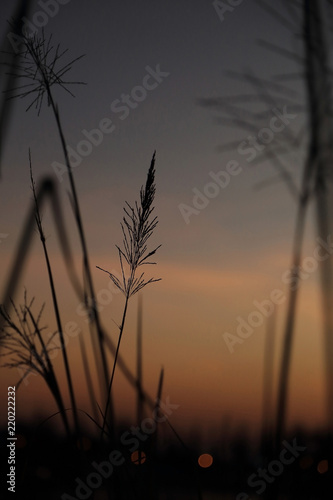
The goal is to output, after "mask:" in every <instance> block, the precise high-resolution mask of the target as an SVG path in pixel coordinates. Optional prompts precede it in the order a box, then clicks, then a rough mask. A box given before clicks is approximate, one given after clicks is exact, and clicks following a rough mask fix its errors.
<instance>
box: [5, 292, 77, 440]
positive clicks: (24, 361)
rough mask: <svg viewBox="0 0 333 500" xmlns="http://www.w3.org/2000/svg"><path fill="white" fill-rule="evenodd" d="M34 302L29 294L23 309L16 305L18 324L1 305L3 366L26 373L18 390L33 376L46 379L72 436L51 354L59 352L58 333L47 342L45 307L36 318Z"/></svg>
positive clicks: (66, 427)
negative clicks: (55, 339) (44, 320)
mask: <svg viewBox="0 0 333 500" xmlns="http://www.w3.org/2000/svg"><path fill="white" fill-rule="evenodd" d="M33 302H34V299H31V300H30V302H28V300H27V293H26V292H25V294H24V304H23V305H21V306H20V308H17V307H16V305H15V304H14V303H12V307H13V310H14V312H15V315H16V320H14V319H12V317H11V316H10V315H9V314H8V312H7V310H6V309H5V308H4V307H3V306H2V305H0V316H1V317H2V318H3V320H4V321H3V326H2V328H1V331H0V344H1V346H2V353H1V355H0V356H1V357H3V358H9V360H8V361H5V362H4V363H2V365H1V366H2V367H4V368H17V369H20V371H21V373H22V372H23V375H22V377H21V378H20V380H19V381H18V383H17V384H16V387H17V388H18V387H19V386H20V384H21V382H22V381H23V380H24V378H25V377H26V376H27V375H28V374H29V373H30V372H34V373H35V374H39V375H40V376H41V377H43V379H44V380H45V382H46V384H47V386H48V387H49V389H50V391H51V393H52V395H53V397H54V399H55V401H56V403H57V406H58V408H59V412H60V414H61V417H62V420H63V423H64V426H65V429H66V431H67V433H68V436H70V429H69V425H68V420H67V415H66V410H65V406H64V403H63V399H62V395H61V391H60V389H59V385H58V381H57V377H56V374H55V371H54V369H53V365H52V362H51V357H50V353H51V352H52V351H54V350H55V349H58V346H57V345H56V343H55V342H53V339H54V337H55V336H56V335H57V332H54V333H53V334H52V335H50V336H49V338H48V340H47V341H45V340H44V338H43V335H42V333H43V331H44V330H45V328H46V327H42V326H40V321H41V316H42V312H43V308H44V306H43V307H42V308H41V310H40V312H39V314H38V316H37V317H35V316H34V314H33V313H32V305H33Z"/></svg>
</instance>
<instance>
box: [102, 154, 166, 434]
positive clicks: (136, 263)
mask: <svg viewBox="0 0 333 500" xmlns="http://www.w3.org/2000/svg"><path fill="white" fill-rule="evenodd" d="M155 155H156V151H154V154H153V157H152V160H151V163H150V167H149V170H148V175H147V180H146V185H145V187H143V186H142V187H141V190H140V205H139V204H138V203H137V202H135V204H134V207H132V206H131V205H130V204H129V203H127V202H126V207H125V208H124V212H125V216H124V217H123V223H121V228H122V232H123V247H124V248H123V249H121V248H120V247H119V246H118V245H116V248H117V249H118V254H119V261H120V267H121V273H122V281H121V280H119V279H118V278H117V277H116V276H115V275H114V274H112V273H110V272H109V271H106V270H105V269H102V268H101V267H99V266H96V267H97V268H98V269H100V270H101V271H103V272H105V273H107V274H108V275H109V276H110V279H111V280H112V282H113V283H114V284H115V286H116V287H117V288H118V289H119V290H120V291H121V292H122V293H123V294H124V296H125V305H124V311H123V317H122V321H121V324H120V327H119V337H118V344H117V348H116V352H115V358H114V362H113V368H112V374H111V378H110V383H109V391H108V400H107V404H106V408H105V412H104V422H103V429H104V427H105V423H106V418H107V413H108V407H109V402H110V401H109V399H110V397H111V389H112V383H113V378H114V373H115V369H116V365H117V360H118V353H119V347H120V342H121V337H122V334H123V330H124V325H125V319H126V313H127V307H128V301H129V299H130V297H132V296H133V295H134V294H135V293H137V292H138V291H139V290H142V288H144V287H145V286H146V285H148V284H150V283H154V282H156V281H160V279H161V278H158V279H155V278H150V279H148V280H146V278H145V276H144V272H142V273H141V274H140V276H139V277H137V276H136V272H137V270H138V268H139V267H140V266H143V265H147V264H156V263H155V262H150V261H149V260H148V259H149V258H150V257H151V256H152V255H154V254H155V253H156V251H157V250H158V249H159V248H160V246H161V245H159V246H157V247H156V248H155V249H154V250H151V251H148V248H147V241H148V240H149V238H150V237H151V236H152V234H153V231H154V229H155V228H156V226H157V224H158V219H157V217H156V216H155V217H153V218H152V217H151V216H152V212H153V210H154V206H153V202H154V198H155V192H156V186H155ZM124 261H125V262H126V264H127V268H128V272H129V274H128V277H127V275H126V274H125V268H124ZM139 382H140V381H139ZM102 434H103V433H102Z"/></svg>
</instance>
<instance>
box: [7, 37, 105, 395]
mask: <svg viewBox="0 0 333 500" xmlns="http://www.w3.org/2000/svg"><path fill="white" fill-rule="evenodd" d="M51 42H52V36H50V37H49V39H48V40H47V39H46V38H45V35H44V31H43V30H42V34H41V35H39V34H38V33H36V34H34V35H33V36H31V37H30V36H23V38H22V43H23V50H22V57H21V59H20V63H19V64H17V65H15V67H14V70H13V74H15V77H17V78H23V79H26V80H27V81H28V83H25V84H23V85H21V86H19V87H17V88H14V89H11V92H12V95H11V96H10V97H21V98H24V97H28V96H30V95H35V94H37V95H36V96H34V99H33V100H32V102H31V103H30V105H29V106H28V108H27V109H30V108H31V107H32V106H33V105H35V107H36V109H37V111H38V114H39V113H40V111H41V106H42V103H43V101H44V97H45V98H46V99H47V103H48V105H49V106H50V107H51V109H52V112H53V115H54V118H55V120H56V125H57V129H58V134H59V138H60V142H61V147H62V150H63V154H64V157H65V163H66V167H67V173H68V177H69V183H70V188H71V196H72V208H73V212H74V217H75V221H76V225H77V228H78V233H79V237H80V243H81V248H82V257H83V272H84V282H85V286H86V293H85V294H84V297H85V305H86V308H87V310H88V312H89V317H90V318H91V322H90V323H89V327H90V331H91V336H92V338H93V342H92V343H93V347H94V355H95V363H96V368H97V373H98V376H99V379H100V387H101V391H102V395H103V396H104V397H105V400H106V399H107V394H108V382H109V370H108V364H107V359H106V355H105V351H104V345H103V341H104V338H105V332H104V331H103V328H102V325H101V322H100V319H99V313H98V310H97V307H96V295H95V291H94V285H93V280H92V275H91V269H90V263H89V256H88V249H87V244H86V238H85V233H84V228H83V222H82V217H81V210H80V205H79V199H78V195H77V191H76V186H75V182H74V177H73V174H72V168H71V164H70V160H69V155H68V151H67V142H66V140H65V135H64V131H63V127H62V124H61V119H60V112H59V108H58V105H57V104H56V102H55V100H54V97H53V93H52V92H53V87H54V86H60V87H61V88H63V89H64V90H66V91H67V92H68V93H70V94H71V95H73V94H72V93H71V92H70V91H69V90H68V88H67V85H71V84H82V83H83V82H70V81H67V80H64V76H65V75H66V74H67V73H68V71H70V69H71V68H72V65H73V64H74V63H75V62H76V61H78V60H79V59H81V58H82V57H83V56H79V57H77V58H75V59H73V60H71V61H70V62H68V63H67V64H63V65H59V61H60V59H61V58H62V57H63V55H64V54H65V53H66V52H67V50H64V51H60V48H59V45H57V47H54V46H53V45H52V44H51ZM95 334H96V336H97V342H95V341H94V340H95ZM96 343H97V346H96Z"/></svg>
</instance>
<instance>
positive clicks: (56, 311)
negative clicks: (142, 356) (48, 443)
mask: <svg viewBox="0 0 333 500" xmlns="http://www.w3.org/2000/svg"><path fill="white" fill-rule="evenodd" d="M29 164H30V180H31V186H32V192H33V197H34V202H35V208H36V225H37V228H38V232H39V236H40V240H41V242H42V246H43V252H44V257H45V262H46V267H47V274H48V278H49V283H50V289H51V294H52V303H53V309H54V314H55V318H56V323H57V328H58V334H59V338H60V345H61V352H62V357H63V361H64V366H65V372H66V379H67V385H68V390H69V395H70V400H71V406H72V409H73V417H74V424H75V433H76V436H77V437H79V435H80V427H79V420H78V414H77V406H76V401H75V394H74V388H73V381H72V376H71V371H70V367H69V361H68V356H67V348H66V344H65V341H64V335H63V329H62V321H61V317H60V310H59V305H58V299H57V293H56V290H55V285H54V279H53V272H52V267H51V262H50V258H49V254H48V250H47V246H46V239H45V235H44V231H43V226H42V219H41V215H40V212H39V206H38V201H37V196H36V190H35V182H34V179H33V175H32V164H31V153H30V150H29Z"/></svg>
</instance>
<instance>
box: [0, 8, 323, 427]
mask: <svg viewBox="0 0 333 500" xmlns="http://www.w3.org/2000/svg"><path fill="white" fill-rule="evenodd" d="M212 4H213V2H211V1H203V0H195V1H194V0H181V1H178V2H163V1H161V0H157V1H156V0H154V1H146V2H134V1H132V0H113V1H112V2H107V1H102V0H101V1H99V2H94V3H93V2H88V1H86V0H83V1H80V2H79V1H78V0H71V1H70V2H69V3H68V4H67V5H63V6H60V9H59V12H58V14H57V16H55V17H54V18H53V19H50V21H49V22H48V24H47V26H46V27H45V33H46V35H48V34H51V33H52V34H53V37H54V40H55V42H58V41H59V42H60V43H61V46H62V47H64V48H69V54H68V58H70V57H73V58H74V57H77V56H79V55H81V54H85V57H84V58H83V59H82V60H80V61H78V62H77V63H76V65H75V67H74V68H73V71H72V72H71V73H69V79H70V80H80V81H84V82H86V83H87V85H86V86H75V87H74V86H73V88H72V90H73V92H74V93H75V96H76V97H75V98H72V97H70V96H68V95H67V94H66V93H65V92H64V91H62V90H61V89H60V90H57V91H56V92H55V95H56V99H57V102H58V104H59V109H60V114H61V118H62V122H63V125H64V130H65V134H66V140H67V144H68V145H70V146H71V147H72V148H76V147H77V145H78V143H79V142H80V141H81V140H82V139H84V135H83V133H82V131H83V130H84V129H85V130H88V131H90V130H92V129H95V128H96V127H98V125H99V123H100V121H101V120H102V119H104V118H109V119H111V120H112V122H113V124H114V126H115V129H114V131H113V132H112V133H111V134H106V135H105V136H104V138H103V142H102V143H101V144H100V145H99V146H96V147H94V148H92V152H91V154H90V155H89V156H87V157H85V158H83V159H82V162H81V163H80V165H78V166H77V167H76V168H75V169H74V176H75V181H76V183H77V190H78V193H79V198H80V203H81V207H82V213H83V220H84V224H85V230H86V236H87V241H88V247H89V250H90V260H91V264H92V267H93V276H94V280H95V286H96V290H98V291H99V290H101V289H103V288H107V287H108V285H109V281H108V277H107V275H104V274H103V273H101V272H100V271H98V270H97V269H95V265H100V266H101V267H103V268H106V269H109V270H112V269H118V263H117V254H116V249H115V244H119V243H120V241H121V231H120V225H119V222H120V221H121V218H122V207H123V205H124V202H125V200H127V201H129V202H133V201H134V200H135V199H137V197H138V194H139V188H140V186H141V185H142V184H143V183H144V182H145V178H146V172H147V170H148V167H149V164H150V160H151V157H152V154H153V151H154V150H155V149H156V150H157V156H156V183H157V193H156V203H155V207H156V208H155V210H156V215H158V217H159V224H158V228H157V230H156V233H155V235H154V237H153V240H154V241H152V244H156V245H157V244H160V243H161V244H162V247H161V249H160V250H159V251H158V253H157V256H156V259H157V262H158V265H157V266H156V267H154V268H152V269H149V268H147V271H146V272H147V273H153V276H154V277H162V281H161V282H159V283H155V284H153V285H150V286H149V287H147V288H146V289H145V290H144V293H143V305H144V378H145V385H146V387H147V389H148V390H149V391H150V392H151V393H152V394H154V392H155V390H156V387H157V381H158V376H159V371H160V368H161V366H164V368H165V386H164V395H165V396H167V395H169V396H170V399H171V400H172V401H174V402H175V403H177V404H179V405H180V408H179V409H178V410H177V412H176V413H175V415H174V416H173V419H174V420H173V422H175V423H176V424H178V425H179V426H182V427H183V428H185V429H189V428H192V427H194V426H195V425H200V426H201V428H202V432H203V434H205V435H207V434H210V433H212V429H213V430H215V429H219V426H220V425H221V423H222V420H223V418H225V417H226V416H227V417H229V418H230V419H231V421H232V427H233V429H234V430H236V429H237V428H239V426H241V425H243V424H245V425H249V426H251V429H252V430H256V429H257V427H258V424H259V423H260V418H261V412H262V408H261V397H262V396H261V394H262V368H263V352H264V335H265V325H263V326H261V327H258V328H256V329H255V331H254V333H253V335H252V336H251V337H249V338H248V339H247V340H246V341H244V343H243V344H242V345H236V346H235V352H234V353H233V354H231V353H230V352H229V350H228V348H227V345H226V343H225V341H224V338H223V334H224V333H225V332H229V333H235V332H236V327H237V319H236V318H237V317H238V316H241V317H242V318H245V319H246V318H247V317H248V315H249V314H250V313H251V312H252V311H253V310H254V309H255V307H254V305H253V301H255V300H257V301H259V302H261V301H263V300H264V299H267V298H268V297H269V296H270V294H271V292H272V290H274V289H280V290H281V291H282V292H283V294H284V295H286V293H287V286H286V284H285V283H283V282H282V279H281V276H282V274H283V273H284V272H285V271H286V270H288V267H289V264H290V252H291V241H292V240H291V238H292V234H293V228H294V220H295V213H296V203H295V201H294V200H293V199H292V197H291V196H290V194H289V193H288V190H287V189H286V186H285V185H284V184H283V183H282V182H279V183H274V184H272V185H268V186H267V187H265V188H264V189H261V190H256V189H255V186H256V185H257V183H258V182H261V181H263V180H266V179H269V178H270V177H271V176H272V175H274V170H273V168H272V167H271V166H270V165H269V163H268V162H263V163H261V164H260V165H254V164H253V165H251V164H249V163H248V162H247V161H246V158H245V157H244V156H241V155H240V154H239V152H238V151H237V144H240V143H241V142H242V141H243V140H244V139H246V138H247V136H248V134H249V132H248V131H246V130H241V129H237V128H232V127H228V126H227V123H226V124H225V126H221V124H218V123H217V121H216V120H214V116H217V115H218V113H217V112H216V111H215V110H214V109H212V108H203V107H201V106H199V105H198V104H197V100H198V99H199V98H211V97H218V96H230V95H239V94H245V93H253V88H251V86H250V85H249V84H248V83H247V82H246V81H245V79H244V80H243V81H241V80H240V81H235V80H232V79H230V78H229V79H228V78H226V77H225V72H226V71H227V70H232V71H237V72H239V73H242V72H245V71H248V70H249V71H251V72H252V74H254V75H256V76H257V77H262V78H268V77H270V76H272V75H274V74H278V73H288V72H293V71H294V72H296V71H297V70H298V67H297V66H294V63H293V62H292V61H288V60H287V59H285V58H282V57H281V56H279V55H277V54H275V53H273V52H270V51H268V50H267V49H265V48H262V47H259V45H258V43H257V39H258V38H263V39H265V40H267V41H271V42H273V43H278V44H279V45H281V46H283V47H290V46H292V45H293V39H292V37H291V34H290V31H288V30H287V29H285V28H284V27H282V26H281V25H280V24H278V23H277V22H276V21H274V20H273V19H272V18H271V17H269V16H268V15H267V13H265V12H263V11H262V10H260V9H259V8H258V6H257V5H256V3H255V2H250V1H248V2H244V3H243V4H241V5H239V7H237V8H235V10H234V11H233V12H230V13H226V15H225V19H224V21H223V22H221V20H220V19H219V17H218V15H217V12H216V11H215V9H214V7H213V5H212ZM39 10H40V7H38V5H37V4H36V6H35V7H34V8H33V10H32V13H31V16H33V13H34V12H37V11H39ZM2 12H3V15H2V21H1V27H2V32H4V30H5V26H6V25H5V20H6V19H7V18H9V17H10V15H11V2H9V1H7V2H3V3H2ZM68 60H69V59H68ZM157 65H160V68H161V71H163V72H167V73H169V76H167V77H165V79H164V80H163V81H162V82H161V83H160V84H159V85H158V87H157V88H155V89H154V90H151V91H149V92H148V94H147V97H146V98H145V100H143V101H142V102H139V103H138V106H137V107H136V109H132V110H130V113H129V116H128V117H126V118H125V119H124V120H121V119H120V117H121V114H120V113H115V112H114V111H112V110H111V108H110V106H111V104H112V103H113V102H114V101H115V100H116V99H120V98H121V96H122V94H128V93H130V92H131V91H132V89H133V88H134V87H136V86H138V85H141V84H142V81H143V78H144V77H145V75H146V74H147V69H146V67H147V66H149V67H151V68H156V66H157ZM286 85H287V84H286ZM293 87H294V89H296V90H297V92H298V94H299V95H298V96H297V99H298V102H302V99H303V96H304V88H303V86H302V84H299V85H298V84H297V83H293ZM28 104H29V100H17V102H15V107H14V112H13V116H12V119H11V123H10V127H9V130H8V136H7V143H6V148H5V150H4V152H3V153H4V155H3V162H2V169H3V170H2V179H1V183H0V200H1V216H0V221H1V224H0V233H3V234H8V236H7V237H6V238H5V239H3V240H2V241H1V244H0V256H1V260H0V275H1V283H2V286H4V283H5V279H6V277H7V276H8V269H9V268H10V263H11V262H12V259H13V252H14V249H15V247H16V245H17V242H18V238H19V235H20V233H21V231H22V228H23V224H24V217H25V214H26V212H27V208H28V207H29V205H30V203H31V190H30V186H29V169H28V148H29V147H30V148H31V152H32V159H33V169H34V175H35V178H36V180H37V179H39V178H41V177H42V176H45V175H54V171H53V168H52V163H53V162H63V158H62V152H61V149H60V144H59V139H58V137H57V135H56V128H55V123H54V120H53V117H52V115H51V111H50V109H48V108H47V107H46V106H43V109H42V112H41V115H40V116H39V117H37V114H36V112H35V111H34V110H33V109H31V110H30V111H29V112H28V113H25V108H26V107H27V105H28ZM271 116H273V114H272V115H271ZM264 123H267V122H264ZM304 123H306V115H305V113H302V112H300V111H299V112H298V113H297V117H296V118H295V120H294V122H293V125H292V127H294V130H299V129H300V128H301V127H302V126H303V125H304ZM274 140H275V139H274ZM230 142H232V143H235V144H236V146H235V147H233V148H231V149H230V148H229V149H227V148H226V150H225V152H221V151H220V150H219V149H218V146H222V145H227V144H228V143H230ZM302 158H304V149H303V150H301V151H298V152H297V154H296V155H295V159H296V161H294V163H293V166H294V168H293V174H294V175H295V178H296V179H297V178H298V177H299V173H300V168H301V165H302ZM230 160H236V161H237V162H239V165H240V166H241V169H242V171H241V173H240V174H239V175H237V176H234V177H232V178H231V181H230V184H229V185H228V186H227V187H226V188H225V189H221V190H220V192H219V194H218V195H217V196H216V197H215V198H214V199H211V200H210V201H209V203H208V206H207V207H206V208H204V209H203V210H202V211H200V213H198V214H195V215H192V216H191V217H190V222H189V224H186V223H185V221H184V219H183V217H182V215H181V213H180V210H179V205H180V204H186V205H191V204H192V199H193V196H194V193H193V189H198V190H199V191H201V192H202V191H203V189H204V188H205V186H206V184H207V183H208V182H210V181H211V177H210V175H209V174H210V172H212V171H213V172H215V173H217V172H219V171H221V170H223V169H225V168H226V165H227V163H228V162H229V161H230ZM56 182H58V180H57V179H56ZM58 186H59V188H60V191H61V196H62V200H63V206H64V210H65V212H66V223H67V228H68V230H69V231H70V232H71V236H72V245H73V249H74V252H75V256H76V261H77V269H78V271H80V269H81V268H80V264H81V261H80V255H81V254H80V249H79V245H78V239H77V233H76V229H75V225H74V224H73V217H72V214H71V209H70V205H69V202H68V197H67V191H68V188H69V185H68V178H67V176H66V175H64V177H63V182H61V183H60V182H58ZM43 222H44V228H45V232H46V234H47V235H48V244H49V248H50V253H51V256H52V264H53V266H54V269H55V270H56V280H57V287H58V290H59V294H60V296H61V299H60V300H61V303H62V307H63V311H64V322H66V321H71V320H72V321H76V322H78V323H79V324H80V325H82V327H84V326H85V323H84V321H83V320H82V318H80V317H79V316H78V315H77V313H76V308H77V305H78V304H77V299H76V298H75V296H74V293H73V292H72V291H71V288H70V285H69V281H68V279H67V277H66V273H65V270H64V266H63V264H62V259H61V256H60V252H59V246H58V244H57V241H56V234H55V229H54V225H53V223H52V219H51V217H50V215H49V213H45V215H44V219H43ZM313 249H314V230H313V227H312V213H311V212H310V213H309V224H308V231H307V242H306V248H305V255H312V252H313ZM23 286H25V287H26V288H27V290H28V293H29V295H30V296H35V302H36V309H37V308H38V307H40V306H41V305H42V303H43V302H44V301H45V302H46V303H47V306H46V311H45V323H46V324H47V325H48V326H49V328H50V329H51V330H52V329H55V326H54V321H53V318H52V314H51V308H50V303H51V297H50V293H49V291H48V286H47V279H46V273H45V267H44V262H43V259H42V250H41V248H40V245H39V244H38V241H37V238H36V241H35V242H34V245H33V248H32V249H31V252H30V257H29V264H28V266H27V268H26V270H25V273H24V276H23V277H22V280H21V287H20V290H19V291H18V293H17V297H16V299H17V300H18V301H19V300H22V297H23ZM122 305H123V301H122V298H121V297H120V296H119V295H114V298H113V300H112V302H111V303H110V304H109V305H106V306H104V308H103V311H102V313H101V314H102V320H103V323H104V325H105V326H106V327H107V328H108V330H109V331H110V335H112V337H113V338H114V339H115V338H116V334H117V328H116V326H115V324H114V322H113V321H115V322H119V321H120V317H121V311H122ZM319 305H320V304H319V292H318V277H317V273H313V274H311V276H310V277H309V279H307V280H306V281H305V282H304V283H303V284H302V292H301V295H300V304H299V310H298V313H299V314H298V319H297V324H296V326H297V331H296V338H295V344H294V352H293V364H292V372H291V388H290V397H289V418H288V421H289V422H290V423H291V424H295V423H301V424H304V425H307V426H315V425H317V424H318V425H322V423H323V422H324V369H323V343H322V333H321V316H320V307H319ZM285 309H286V308H285V304H284V305H279V306H277V307H276V310H277V339H276V342H277V350H276V359H275V367H276V370H277V368H278V361H279V359H280V349H281V342H282V330H283V324H284V317H285ZM136 313H137V298H136V297H134V298H133V299H132V300H131V303H130V311H129V321H128V324H127V328H126V329H125V333H124V339H123V343H122V346H121V351H122V354H123V355H124V357H125V358H126V359H127V360H128V362H129V364H130V365H131V366H132V367H133V369H134V366H135V328H136V327H135V324H136ZM69 353H70V356H71V360H72V364H73V366H74V365H75V367H76V371H75V384H76V389H77V391H78V393H79V394H80V406H81V407H85V405H88V399H87V396H86V390H85V386H84V384H82V377H83V375H82V366H81V361H80V358H79V354H78V353H79V345H78V341H77V340H72V341H71V343H70V346H69ZM57 367H58V370H59V373H61V372H62V365H61V361H60V356H59V358H58V365H57ZM276 373H277V371H276ZM17 378H18V377H17V374H16V373H13V372H10V371H6V372H5V377H2V378H1V394H2V396H1V400H2V401H4V400H5V399H4V398H5V393H6V387H7V385H9V384H13V383H15V382H16V381H17ZM115 393H116V400H117V405H118V411H119V414H124V413H125V412H126V411H127V410H128V409H133V405H134V398H133V392H132V390H131V389H129V388H128V386H127V384H126V383H125V382H124V380H123V379H122V375H121V374H120V372H118V373H117V374H116V379H115ZM45 398H46V399H47V400H48V401H49V403H48V407H47V410H45ZM17 399H18V403H17V404H18V413H19V415H20V414H21V415H23V412H24V414H25V415H33V414H37V413H38V412H44V414H45V412H46V414H47V412H48V411H49V410H50V408H53V406H52V405H53V402H52V400H51V398H50V396H49V395H48V393H47V390H46V389H45V387H44V385H43V382H40V381H38V380H37V377H30V379H29V384H28V385H27V386H24V385H22V387H21V389H20V393H19V396H18V398H17ZM20 412H21V413H20Z"/></svg>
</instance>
